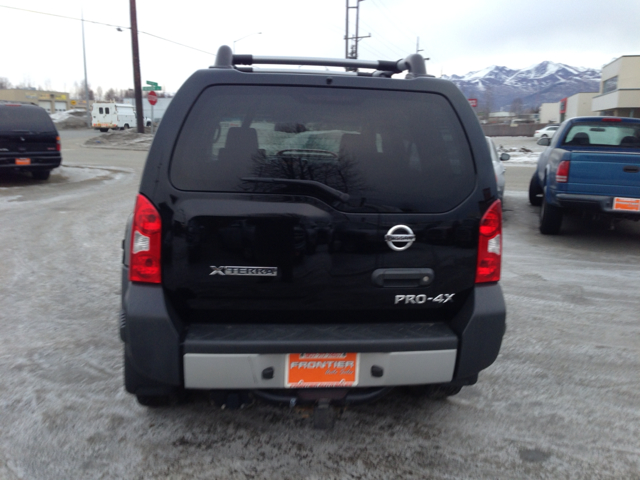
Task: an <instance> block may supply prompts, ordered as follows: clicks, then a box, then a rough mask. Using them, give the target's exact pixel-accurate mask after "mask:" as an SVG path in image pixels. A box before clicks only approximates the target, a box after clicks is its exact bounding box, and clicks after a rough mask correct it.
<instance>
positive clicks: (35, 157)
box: [0, 102, 62, 180]
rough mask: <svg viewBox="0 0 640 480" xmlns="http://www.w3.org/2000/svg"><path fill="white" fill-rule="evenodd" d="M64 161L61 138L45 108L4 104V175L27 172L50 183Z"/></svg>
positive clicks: (0, 115)
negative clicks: (5, 173) (52, 171)
mask: <svg viewBox="0 0 640 480" xmlns="http://www.w3.org/2000/svg"><path fill="white" fill-rule="evenodd" d="M61 162H62V156H61V155H60V136H59V135H58V131H57V130H56V127H55V125H54V124H53V121H52V120H51V117H50V116H49V114H48V113H47V112H46V111H45V109H44V108H42V107H38V106H36V105H32V104H28V103H6V102H0V174H2V172H8V171H25V172H31V175H32V176H33V178H35V179H36V180H47V179H48V178H49V175H50V174H51V170H53V169H54V168H56V167H59V166H60V163H61Z"/></svg>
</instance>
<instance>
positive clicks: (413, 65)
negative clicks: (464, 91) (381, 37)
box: [211, 45, 432, 78]
mask: <svg viewBox="0 0 640 480" xmlns="http://www.w3.org/2000/svg"><path fill="white" fill-rule="evenodd" d="M236 65H309V66H321V67H344V68H345V69H346V70H347V71H351V72H355V71H356V70H357V69H358V68H371V69H374V70H375V72H373V73H370V74H364V75H366V76H382V77H390V76H391V75H393V74H394V73H401V72H404V71H405V70H406V71H408V73H407V78H415V77H431V76H432V75H427V68H426V66H425V63H424V58H422V56H421V55H418V54H417V53H413V54H411V55H409V56H407V57H406V58H405V59H403V60H398V61H389V60H356V59H350V58H313V57H270V56H267V57H263V56H254V55H235V54H234V53H233V52H232V51H231V48H230V47H229V46H227V45H222V46H221V47H220V48H219V49H218V54H217V56H216V63H215V64H214V65H213V66H212V67H211V68H234V67H236ZM238 70H240V71H243V72H250V71H253V70H252V69H248V68H246V67H245V68H242V67H241V68H238ZM262 71H269V70H262ZM277 72H282V70H278V71H277ZM289 73H290V72H289ZM296 73H305V72H303V71H300V72H296ZM310 73H327V72H317V71H313V72H310Z"/></svg>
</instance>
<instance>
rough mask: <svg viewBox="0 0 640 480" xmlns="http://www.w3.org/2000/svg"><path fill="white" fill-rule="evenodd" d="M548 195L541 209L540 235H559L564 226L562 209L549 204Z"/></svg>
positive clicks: (543, 198) (543, 200)
mask: <svg viewBox="0 0 640 480" xmlns="http://www.w3.org/2000/svg"><path fill="white" fill-rule="evenodd" d="M545 197H546V195H544V194H543V197H542V207H541V208H540V233H542V234H543V235H557V234H558V233H560V227H561V226H562V209H561V208H560V207H556V206H555V205H551V204H549V203H547V199H546V198H545Z"/></svg>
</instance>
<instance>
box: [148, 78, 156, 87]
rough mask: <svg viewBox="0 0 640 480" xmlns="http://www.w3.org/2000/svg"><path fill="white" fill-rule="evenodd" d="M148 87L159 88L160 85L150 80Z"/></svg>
mask: <svg viewBox="0 0 640 480" xmlns="http://www.w3.org/2000/svg"><path fill="white" fill-rule="evenodd" d="M147 85H151V86H152V87H157V86H158V84H157V83H156V82H150V81H149V80H147Z"/></svg>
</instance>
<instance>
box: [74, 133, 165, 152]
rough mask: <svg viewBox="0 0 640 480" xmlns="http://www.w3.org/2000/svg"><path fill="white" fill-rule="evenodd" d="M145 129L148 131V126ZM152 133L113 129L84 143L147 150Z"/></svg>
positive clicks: (86, 144)
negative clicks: (113, 130)
mask: <svg viewBox="0 0 640 480" xmlns="http://www.w3.org/2000/svg"><path fill="white" fill-rule="evenodd" d="M145 131H147V132H150V129H149V128H146V129H145ZM152 141H153V135H152V134H151V133H138V132H136V131H135V130H124V131H115V132H109V133H103V134H101V135H99V136H97V137H93V138H90V139H89V140H87V141H86V142H84V145H85V146H87V147H98V148H100V147H102V148H105V147H106V148H120V149H125V150H149V148H150V147H151V142H152Z"/></svg>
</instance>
